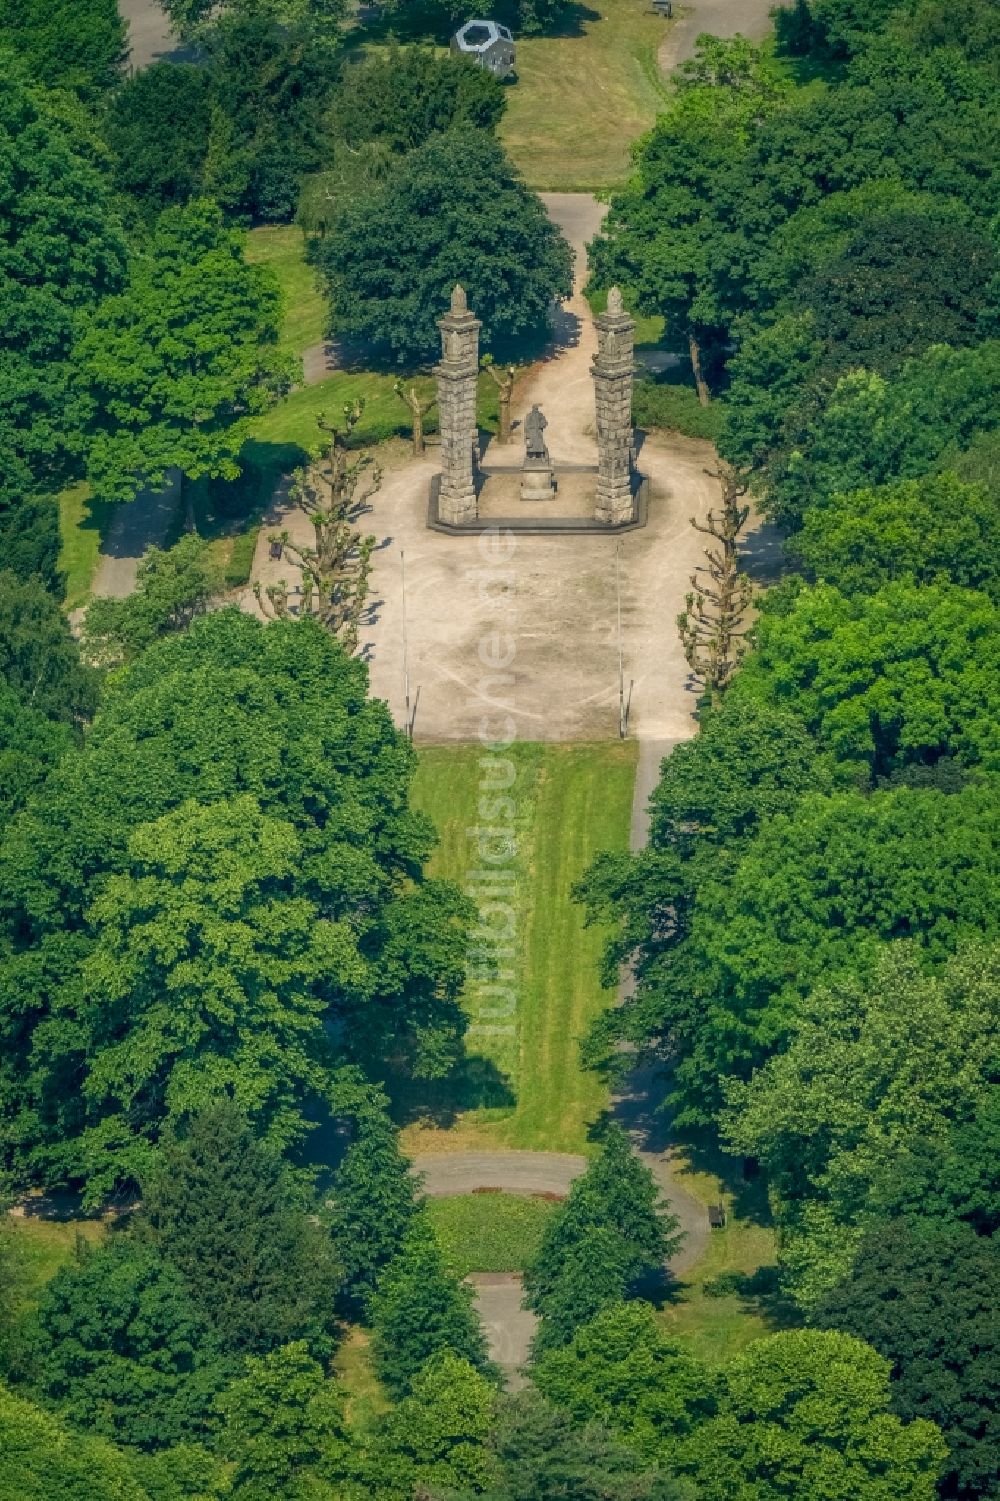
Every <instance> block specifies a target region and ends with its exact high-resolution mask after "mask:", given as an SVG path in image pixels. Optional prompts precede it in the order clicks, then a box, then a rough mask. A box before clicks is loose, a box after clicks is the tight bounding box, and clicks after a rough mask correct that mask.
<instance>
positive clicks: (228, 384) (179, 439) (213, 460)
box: [80, 201, 293, 500]
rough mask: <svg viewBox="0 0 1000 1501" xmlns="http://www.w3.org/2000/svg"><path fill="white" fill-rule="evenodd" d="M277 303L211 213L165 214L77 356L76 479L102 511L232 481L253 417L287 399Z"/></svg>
mask: <svg viewBox="0 0 1000 1501" xmlns="http://www.w3.org/2000/svg"><path fill="white" fill-rule="evenodd" d="M280 305H281V295H280V292H279V289H278V284H277V281H276V280H275V277H274V274H273V272H271V271H270V269H269V268H267V267H265V266H250V265H247V263H246V261H245V260H244V257H243V236H242V235H241V234H240V233H238V232H237V231H234V230H229V229H226V228H225V227H224V226H223V222H222V216H221V213H220V212H219V210H218V208H216V207H215V205H214V204H210V203H208V202H204V201H199V202H196V203H193V204H191V205H190V206H189V207H186V208H172V209H168V210H167V211H166V213H164V214H163V215H162V216H161V218H160V219H159V221H158V223H157V226H156V230H155V232H154V234H153V236H152V239H151V240H150V243H149V245H148V247H147V248H146V249H145V250H144V251H143V252H141V253H140V254H139V255H138V256H137V257H136V259H135V262H134V264H133V266H132V268H131V273H130V278H129V285H128V288H127V289H126V290H125V291H124V292H123V293H122V294H121V295H120V296H115V297H108V298H105V300H104V301H103V302H102V303H101V305H100V306H99V307H98V308H97V310H96V311H95V312H94V314H93V316H92V318H91V320H90V326H89V327H88V329H87V332H86V334H85V335H84V337H83V339H82V341H81V345H80V361H81V370H80V379H81V383H82V384H83V386H84V387H85V389H86V391H87V393H88V397H89V400H90V401H91V403H92V410H93V417H92V421H91V424H90V435H89V453H88V474H89V477H90V481H91V483H92V485H93V487H94V490H95V492H96V493H97V494H98V495H99V496H100V497H101V498H102V499H103V500H132V499H133V498H134V496H135V495H136V494H137V492H138V491H139V490H140V489H141V488H142V486H143V485H145V484H148V485H152V486H154V487H156V486H162V485H163V483H164V481H165V479H166V477H167V475H168V473H169V472H170V470H171V469H179V470H180V471H181V473H182V474H183V475H184V476H185V477H186V478H188V479H198V478H199V477H201V476H202V475H222V476H225V477H226V478H228V479H232V478H235V476H236V475H238V474H239V472H240V471H239V465H238V463H237V458H238V455H239V452H240V449H241V448H242V446H243V443H244V441H245V440H246V437H247V434H248V431H249V423H250V419H251V417H252V416H253V414H255V413H258V412H261V411H264V410H265V409H266V407H267V406H269V405H270V403H271V402H273V401H274V400H276V399H277V397H278V395H279V394H280V393H281V392H283V391H284V390H287V388H288V385H289V383H290V381H291V378H292V373H293V372H292V368H291V365H290V363H289V361H288V360H287V359H285V357H284V356H281V355H279V354H278V352H277V349H276V343H277V337H278V315H279V310H280Z"/></svg>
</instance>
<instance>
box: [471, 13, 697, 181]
mask: <svg viewBox="0 0 1000 1501" xmlns="http://www.w3.org/2000/svg"><path fill="white" fill-rule="evenodd" d="M669 24H670V23H669V22H664V21H663V20H661V18H660V17H659V16H656V15H654V14H653V12H652V11H651V10H650V9H649V7H648V4H647V3H645V0H601V4H600V7H599V9H598V8H596V7H591V6H590V5H587V4H578V5H575V6H572V7H570V10H569V15H568V19H567V21H566V24H565V25H564V27H563V33H564V34H562V35H559V36H547V37H519V38H518V41H517V83H516V84H514V85H513V86H512V87H511V88H510V89H509V90H508V94H507V110H506V113H505V115H504V118H503V120H502V122H501V125H500V132H499V133H500V138H501V140H502V141H503V143H504V145H505V146H506V148H507V150H508V151H509V153H510V155H511V156H512V157H513V159H514V161H515V162H516V164H517V166H518V167H520V169H521V171H522V173H523V174H524V176H525V178H526V179H527V181H528V182H529V183H530V185H531V186H532V187H533V188H539V189H542V190H545V189H548V190H550V191H555V192H572V191H584V192H589V191H593V190H595V189H600V188H609V187H614V186H615V185H616V184H618V183H620V182H621V181H622V180H623V178H624V177H625V176H626V174H627V172H628V166H629V148H630V147H631V145H632V143H633V142H634V141H635V139H636V137H637V136H640V135H642V133H643V131H645V130H648V129H649V127H650V126H651V125H652V123H653V120H654V119H655V117H656V113H657V110H658V108H659V107H660V105H661V104H662V103H663V100H664V97H665V92H664V85H663V82H662V80H661V78H660V73H659V68H658V65H657V61H656V55H657V51H658V49H659V46H660V44H661V42H662V41H663V37H664V34H665V27H666V26H667V25H669Z"/></svg>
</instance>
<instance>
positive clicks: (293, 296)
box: [246, 224, 327, 355]
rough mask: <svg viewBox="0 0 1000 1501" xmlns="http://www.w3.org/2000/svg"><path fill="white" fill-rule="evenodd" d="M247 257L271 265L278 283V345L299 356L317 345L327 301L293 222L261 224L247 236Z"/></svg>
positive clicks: (258, 263)
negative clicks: (281, 308)
mask: <svg viewBox="0 0 1000 1501" xmlns="http://www.w3.org/2000/svg"><path fill="white" fill-rule="evenodd" d="M246 258H247V260H248V261H250V262H251V263H252V264H254V265H265V266H270V267H271V270H272V271H273V272H274V274H275V275H276V277H277V278H278V281H279V283H280V285H281V291H282V295H283V298H284V313H283V317H282V320H281V334H280V339H279V347H280V348H281V351H282V353H283V354H292V355H301V354H302V353H303V351H304V350H306V349H309V348H311V347H312V346H313V345H314V344H319V343H320V342H321V341H322V339H323V334H324V330H325V326H326V316H327V307H326V300H325V298H324V297H323V293H322V291H321V290H320V286H319V282H318V280H317V278H316V274H315V272H314V271H313V269H312V267H311V266H309V265H307V264H306V257H305V238H304V236H303V234H302V231H301V229H298V228H296V226H295V225H294V224H292V225H289V224H276V225H263V226H261V228H259V229H252V230H251V231H250V233H249V234H248V235H247V248H246Z"/></svg>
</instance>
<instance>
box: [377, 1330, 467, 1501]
mask: <svg viewBox="0 0 1000 1501" xmlns="http://www.w3.org/2000/svg"><path fill="white" fill-rule="evenodd" d="M496 1404H497V1392H496V1387H495V1386H493V1385H492V1383H491V1382H489V1381H487V1380H486V1378H485V1376H483V1375H482V1373H481V1371H480V1370H479V1369H477V1367H476V1365H474V1364H470V1362H469V1361H468V1360H465V1359H462V1358H461V1357H460V1356H459V1355H456V1354H455V1353H454V1352H453V1351H452V1350H450V1349H443V1350H441V1351H440V1352H439V1353H438V1354H436V1355H432V1356H431V1358H430V1359H429V1360H428V1361H427V1362H426V1363H425V1364H424V1365H423V1366H422V1367H421V1369H420V1370H419V1371H418V1372H417V1373H416V1375H415V1376H414V1378H413V1382H412V1386H411V1389H410V1392H409V1395H407V1396H404V1397H403V1398H402V1400H401V1401H400V1402H399V1403H398V1404H397V1405H396V1407H395V1408H394V1409H393V1410H392V1411H391V1412H390V1413H389V1414H388V1415H387V1416H386V1417H385V1418H384V1419H383V1420H382V1422H381V1424H380V1425H379V1427H378V1428H377V1429H376V1431H375V1432H374V1433H373V1434H372V1436H371V1439H370V1440H369V1443H368V1446H367V1448H366V1451H365V1453H364V1454H363V1456H362V1458H361V1463H360V1465H359V1467H358V1470H359V1474H358V1478H359V1480H360V1482H361V1486H362V1487H363V1492H364V1494H366V1495H372V1496H378V1497H380V1498H382V1497H384V1498H385V1501H411V1497H415V1496H418V1495H424V1496H426V1495H427V1494H428V1492H429V1491H433V1492H434V1493H438V1492H439V1491H440V1492H442V1493H446V1494H448V1495H454V1493H455V1492H456V1491H457V1490H465V1489H466V1488H468V1489H470V1490H471V1491H472V1492H473V1493H474V1494H475V1495H482V1494H483V1493H484V1492H486V1491H488V1490H491V1481H492V1480H493V1479H494V1477H495V1472H496V1467H495V1462H494V1460H493V1457H492V1455H491V1454H490V1451H489V1447H488V1441H489V1437H490V1432H491V1429H492V1427H493V1422H494V1419H495V1410H496Z"/></svg>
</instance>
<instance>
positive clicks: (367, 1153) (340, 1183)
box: [333, 1091, 419, 1313]
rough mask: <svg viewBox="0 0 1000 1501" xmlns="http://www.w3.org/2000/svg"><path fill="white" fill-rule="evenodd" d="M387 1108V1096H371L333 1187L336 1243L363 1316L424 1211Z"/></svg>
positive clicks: (350, 1295) (349, 1293) (347, 1288)
mask: <svg viewBox="0 0 1000 1501" xmlns="http://www.w3.org/2000/svg"><path fill="white" fill-rule="evenodd" d="M386 1104H387V1102H386V1100H385V1097H384V1096H383V1095H381V1093H379V1094H378V1095H375V1094H373V1093H372V1092H370V1091H369V1098H368V1099H367V1100H366V1101H365V1103H364V1104H363V1105H362V1106H361V1107H360V1108H359V1109H358V1112H357V1115H356V1125H355V1136H354V1140H353V1142H352V1143H351V1145H350V1146H349V1147H348V1149H347V1152H346V1154H345V1156H344V1160H343V1161H342V1163H341V1164H340V1167H339V1168H338V1170H337V1175H336V1178H335V1180H334V1186H333V1206H334V1208H333V1241H334V1245H335V1247H336V1250H337V1256H338V1259H339V1260H340V1263H341V1265H342V1266H343V1268H344V1293H345V1294H346V1297H347V1300H348V1301H349V1303H350V1304H352V1305H353V1306H354V1308H355V1309H357V1310H360V1311H361V1312H362V1313H367V1311H368V1307H369V1304H370V1302H371V1298H372V1295H373V1293H374V1292H375V1286H376V1283H377V1281H378V1278H379V1275H380V1274H381V1272H382V1271H383V1270H384V1268H385V1267H386V1266H387V1265H388V1264H389V1262H390V1261H391V1260H392V1259H393V1257H394V1256H395V1255H396V1254H397V1252H398V1251H399V1249H400V1246H401V1245H402V1242H403V1238H404V1237H405V1235H406V1232H407V1230H408V1229H409V1227H410V1225H411V1223H412V1221H413V1216H414V1214H415V1213H416V1210H417V1206H418V1181H419V1180H418V1179H417V1178H415V1177H414V1175H413V1173H412V1172H411V1170H410V1162H409V1159H408V1158H406V1157H404V1156H403V1154H402V1152H401V1151H400V1150H399V1140H398V1137H397V1134H396V1128H395V1126H394V1125H393V1123H392V1121H391V1120H390V1119H389V1114H388V1111H387V1109H386Z"/></svg>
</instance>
